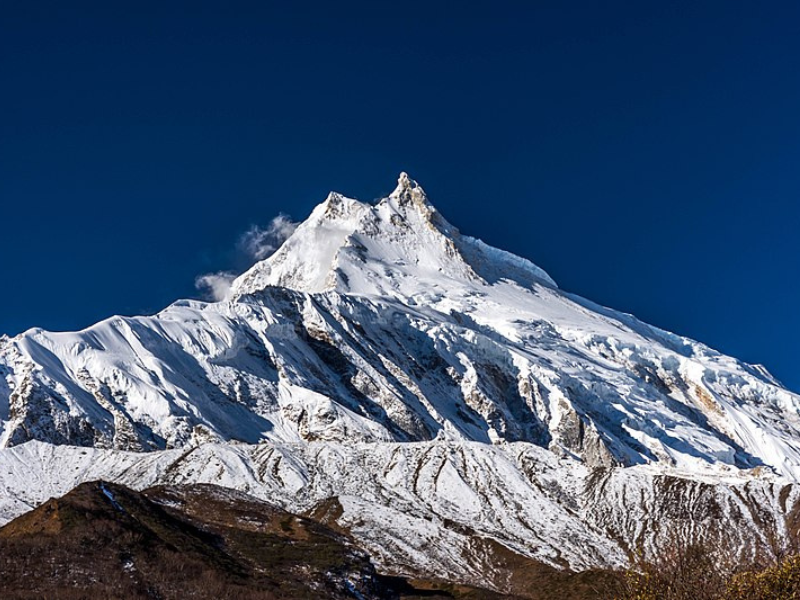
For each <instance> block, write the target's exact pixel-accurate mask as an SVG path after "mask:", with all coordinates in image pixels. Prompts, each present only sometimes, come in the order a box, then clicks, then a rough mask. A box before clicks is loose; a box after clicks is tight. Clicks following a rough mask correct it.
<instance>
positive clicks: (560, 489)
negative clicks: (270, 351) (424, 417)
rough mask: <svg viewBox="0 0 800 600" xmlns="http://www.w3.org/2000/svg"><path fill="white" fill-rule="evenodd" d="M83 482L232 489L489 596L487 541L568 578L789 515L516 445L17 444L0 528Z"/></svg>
mask: <svg viewBox="0 0 800 600" xmlns="http://www.w3.org/2000/svg"><path fill="white" fill-rule="evenodd" d="M56 473H57V474H59V476H58V477H55V476H54V474H56ZM96 479H104V480H109V481H114V482H117V483H122V484H125V485H128V486H131V487H134V488H137V489H144V488H147V487H150V486H152V485H156V484H194V483H213V484H216V485H221V486H225V487H230V488H234V489H237V490H240V491H243V492H247V493H248V494H251V495H254V496H256V497H259V498H263V499H265V500H268V501H269V502H272V503H276V504H279V505H281V506H282V507H284V508H286V509H288V510H290V511H294V512H305V511H307V512H310V513H311V514H313V515H314V516H315V517H317V518H323V519H328V520H329V521H330V522H335V523H336V524H337V525H339V526H341V527H344V528H346V529H347V530H349V531H350V532H351V533H352V534H353V535H354V536H355V537H356V538H357V539H358V540H359V542H360V545H362V546H363V547H364V548H366V549H367V550H368V551H369V553H370V554H371V555H372V556H373V557H374V558H375V559H376V561H377V563H378V564H379V565H380V566H381V567H382V569H383V570H385V571H388V572H391V573H394V574H406V575H422V576H428V577H431V576H433V577H442V576H446V577H447V578H449V579H452V580H456V581H461V582H466V583H470V582H472V583H481V584H484V585H485V584H487V583H489V584H491V585H493V586H494V587H497V588H500V589H503V577H504V573H503V572H502V569H501V568H500V567H499V566H498V565H501V564H502V561H500V560H498V559H497V557H496V556H493V555H492V545H491V543H488V542H490V541H494V542H499V543H500V544H502V545H503V546H505V547H506V548H508V549H509V550H511V551H512V552H514V553H517V554H519V555H522V556H528V557H531V558H534V559H536V560H539V561H542V562H545V563H547V564H551V565H554V566H558V567H568V566H569V567H572V568H574V569H580V568H585V567H593V566H610V567H614V566H619V565H622V564H625V562H626V561H627V560H628V558H629V556H630V554H631V553H634V552H638V551H639V550H640V549H642V550H644V551H646V552H651V551H652V549H653V548H655V547H657V546H658V545H659V544H661V543H663V542H664V541H665V538H666V537H667V536H673V535H675V534H677V535H687V536H689V535H698V534H699V535H700V536H701V537H702V538H704V539H706V540H711V541H713V542H716V541H718V540H719V541H722V543H730V544H732V545H733V547H735V548H738V549H739V551H740V552H742V553H743V554H745V555H750V554H752V553H755V552H758V551H762V550H764V551H772V550H775V549H778V548H780V546H781V545H782V544H783V543H784V542H785V541H786V540H787V539H788V538H789V537H791V536H792V535H793V534H796V531H797V526H798V523H797V516H796V515H797V513H798V508H800V488H798V486H796V485H792V484H788V483H786V482H785V481H781V480H780V479H779V478H777V477H775V476H767V475H765V476H762V477H754V476H752V475H748V474H739V475H738V476H722V475H720V474H719V472H717V471H714V470H708V471H706V472H704V473H697V472H693V473H687V472H685V471H679V470H674V469H656V468H653V467H652V466H645V465H642V466H637V467H630V468H626V469H589V468H587V467H586V466H585V465H582V464H580V463H578V462H576V461H574V460H570V459H564V458H557V457H555V456H554V455H553V454H552V453H550V452H549V451H547V450H545V449H543V448H540V447H538V446H535V445H533V444H528V443H524V442H517V443H510V444H505V443H504V444H501V445H488V444H482V443H479V442H453V441H442V440H438V441H432V442H414V443H406V444H398V443H370V444H367V443H353V444H347V443H340V442H336V443H333V442H310V443H304V444H273V443H265V444H260V445H231V444H203V445H201V446H197V447H195V448H192V449H182V450H178V449H176V450H168V451H156V452H149V453H134V452H122V451H117V450H98V449H93V448H77V447H64V446H61V447H58V446H53V445H49V444H43V443H40V442H28V443H26V444H23V445H21V446H17V447H14V448H10V449H5V450H0V521H2V522H5V521H8V520H10V519H11V518H13V517H15V516H17V515H19V514H21V513H22V512H25V511H26V510H28V509H29V508H32V507H34V506H36V505H38V504H40V503H42V502H43V501H45V500H47V499H48V498H50V497H56V496H60V495H62V494H63V493H65V492H66V491H68V490H70V489H72V488H73V487H75V486H76V485H78V484H80V483H82V482H85V481H92V480H96ZM732 524H733V525H735V526H732Z"/></svg>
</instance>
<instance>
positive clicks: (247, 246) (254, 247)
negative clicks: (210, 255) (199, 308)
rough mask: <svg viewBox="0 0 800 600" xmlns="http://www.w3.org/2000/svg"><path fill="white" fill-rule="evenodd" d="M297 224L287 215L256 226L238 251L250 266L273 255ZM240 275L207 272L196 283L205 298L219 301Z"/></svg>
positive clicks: (245, 235)
mask: <svg viewBox="0 0 800 600" xmlns="http://www.w3.org/2000/svg"><path fill="white" fill-rule="evenodd" d="M297 225H298V224H297V223H295V222H294V221H292V220H291V219H290V218H289V217H288V216H287V215H284V214H280V215H278V216H277V217H275V218H274V219H272V221H270V222H269V225H267V226H266V227H259V226H258V225H253V226H252V227H250V229H248V230H247V231H245V232H244V233H243V234H242V235H241V236H240V237H239V239H238V241H237V242H236V253H237V254H239V255H241V256H242V257H243V258H244V261H243V262H246V263H247V267H248V268H249V267H250V266H252V265H253V264H254V263H256V262H258V261H260V260H264V259H265V258H269V257H270V256H271V255H272V254H273V253H274V252H275V250H277V249H278V248H279V247H280V245H281V244H283V242H285V241H286V239H287V238H288V237H289V236H290V235H292V233H294V230H295V229H296V228H297ZM237 275H238V274H237V273H234V272H233V271H217V272H214V273H205V274H203V275H199V276H198V277H197V278H196V279H195V280H194V286H195V287H196V288H197V289H198V290H199V291H200V292H201V293H202V295H203V297H204V298H205V299H207V300H212V301H214V302H219V301H221V300H225V299H226V298H227V297H228V294H229V293H230V290H231V284H232V283H233V280H234V279H236V277H237Z"/></svg>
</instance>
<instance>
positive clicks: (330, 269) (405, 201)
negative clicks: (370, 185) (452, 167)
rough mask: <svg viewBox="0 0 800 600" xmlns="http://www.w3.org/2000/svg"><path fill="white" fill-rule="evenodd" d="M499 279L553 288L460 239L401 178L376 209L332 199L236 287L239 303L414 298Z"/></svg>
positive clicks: (511, 261) (535, 272)
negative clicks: (262, 294) (245, 299)
mask: <svg viewBox="0 0 800 600" xmlns="http://www.w3.org/2000/svg"><path fill="white" fill-rule="evenodd" d="M501 278H507V279H509V280H514V281H517V282H518V283H520V284H521V285H524V286H526V287H530V286H531V285H533V284H534V283H544V284H546V285H549V286H552V287H555V282H553V280H552V279H550V277H549V276H548V275H547V274H546V273H545V272H544V271H543V270H542V269H540V268H539V267H537V266H536V265H534V264H533V263H530V262H528V261H526V260H524V259H521V258H519V257H516V256H513V255H511V254H508V253H506V252H502V251H500V250H497V249H494V248H491V247H489V246H487V245H486V244H484V243H482V242H480V241H479V240H476V239H474V238H470V237H467V236H463V235H461V234H460V233H459V231H458V229H456V228H455V227H453V226H452V225H450V223H448V222H447V221H446V220H445V219H444V218H443V217H442V216H441V214H440V213H439V212H438V211H437V210H436V208H434V206H433V205H432V204H430V202H429V201H428V197H427V196H426V194H425V191H424V190H423V189H422V187H421V186H420V185H419V184H418V183H417V182H415V181H414V180H412V179H410V178H409V177H408V175H406V174H405V173H401V175H400V179H399V180H398V182H397V188H396V189H395V190H394V191H393V192H392V193H391V194H390V195H389V196H387V197H386V198H383V199H382V200H380V201H379V202H378V203H377V204H376V205H370V204H366V203H363V202H359V201H358V200H354V199H352V198H346V197H344V196H342V195H341V194H338V193H336V192H331V194H330V195H329V196H328V198H327V199H326V200H325V202H323V203H322V204H320V205H319V206H317V208H315V209H314V211H313V212H312V213H311V216H310V217H309V218H308V219H307V220H306V221H305V222H304V223H303V224H301V225H300V226H299V227H298V228H297V229H296V231H295V232H294V234H293V235H292V236H291V237H290V238H289V239H288V240H286V242H285V243H284V244H283V246H282V247H281V248H279V249H278V251H277V252H276V253H275V254H273V255H272V256H271V257H269V258H268V259H266V260H264V261H262V262H259V263H258V264H256V265H255V266H254V267H253V268H252V269H250V270H249V271H248V272H247V273H245V274H244V275H242V276H241V277H239V278H238V279H237V280H236V282H234V285H233V290H232V292H233V295H234V296H235V297H241V296H244V295H248V294H254V293H256V292H259V291H261V290H263V289H264V288H265V287H267V286H280V287H287V288H291V289H293V290H297V291H301V292H309V293H316V292H323V291H338V292H341V293H346V294H358V295H377V296H390V297H403V298H413V297H414V296H418V295H419V294H420V293H423V294H425V293H428V292H429V291H430V290H443V291H444V290H446V291H448V293H452V291H453V286H455V287H456V289H459V290H461V291H463V290H464V289H465V287H470V286H474V285H476V284H487V283H489V282H495V281H498V280H499V279H501Z"/></svg>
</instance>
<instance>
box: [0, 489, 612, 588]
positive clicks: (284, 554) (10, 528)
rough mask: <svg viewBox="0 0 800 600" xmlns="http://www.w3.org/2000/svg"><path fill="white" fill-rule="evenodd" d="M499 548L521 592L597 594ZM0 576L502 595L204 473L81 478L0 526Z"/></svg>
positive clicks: (73, 582)
mask: <svg viewBox="0 0 800 600" xmlns="http://www.w3.org/2000/svg"><path fill="white" fill-rule="evenodd" d="M508 560H509V561H510V563H509V565H508V566H513V567H515V571H517V572H518V575H517V576H516V577H515V579H516V580H517V584H518V586H523V585H524V586H525V587H530V589H529V590H528V593H526V594H525V596H526V597H530V598H539V597H541V598H544V597H548V598H592V597H595V598H600V597H603V596H602V594H601V589H597V590H596V591H597V593H595V590H594V588H595V587H596V586H595V583H596V582H595V581H591V580H589V579H587V576H586V575H584V576H575V575H571V574H568V573H563V572H557V571H555V570H551V569H549V568H548V567H544V566H541V565H537V564H536V563H533V561H530V562H529V563H525V564H523V562H520V561H521V560H524V559H521V558H519V557H515V556H514V555H511V554H509V556H508ZM512 563H513V564H512ZM591 579H597V578H596V576H595V577H591ZM0 581H1V582H2V584H1V585H2V598H3V600H13V599H17V598H48V599H73V598H74V599H78V598H86V599H93V598H104V599H107V598H157V599H164V600H166V599H172V598H174V599H184V598H214V599H224V598H230V599H237V600H238V599H241V600H248V599H251V598H253V599H255V598H258V599H268V598H398V599H401V598H402V599H411V598H434V599H435V598H441V599H445V598H468V599H472V600H480V599H487V600H488V599H495V598H511V596H502V595H499V594H496V593H494V592H491V591H489V590H481V589H477V588H469V587H465V586H455V585H450V584H447V583H446V582H432V581H408V580H406V579H403V578H398V577H386V576H383V575H380V574H378V573H377V572H376V570H375V567H374V566H373V564H372V562H371V560H370V558H369V556H368V555H367V554H366V553H365V552H363V551H362V550H361V549H359V548H358V547H357V546H356V545H355V544H354V542H353V540H352V538H351V537H350V536H349V535H347V533H346V532H343V531H334V530H333V529H331V528H329V527H327V526H326V525H324V524H322V523H320V522H317V521H315V520H313V519H312V518H308V517H303V516H299V515H294V514H291V513H289V512H286V511H284V510H281V509H279V508H276V507H274V506H272V505H270V504H268V503H265V502H262V501H259V500H256V499H254V498H252V497H250V496H247V495H246V494H243V493H240V492H235V491H231V490H228V489H224V488H220V487H216V486H210V485H194V486H182V487H177V486H176V487H155V488H152V489H149V490H147V491H145V492H143V493H139V492H135V491H133V490H131V489H128V488H126V487H124V486H120V485H115V484H110V483H104V482H91V483H85V484H82V485H80V486H78V487H77V488H75V489H74V490H72V491H71V492H70V493H68V494H67V495H65V496H63V497H61V498H58V499H52V500H50V501H48V502H46V503H45V504H43V505H42V506H40V507H38V508H36V509H35V510H33V511H31V512H29V513H26V514H24V515H22V516H21V517H18V518H17V519H15V520H14V521H12V522H11V523H9V524H7V525H6V526H5V527H3V528H1V529H0ZM606 581H607V580H606ZM606 589H607V588H606ZM559 590H561V591H559Z"/></svg>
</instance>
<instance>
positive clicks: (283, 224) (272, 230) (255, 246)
mask: <svg viewBox="0 0 800 600" xmlns="http://www.w3.org/2000/svg"><path fill="white" fill-rule="evenodd" d="M297 225H298V224H297V223H295V222H294V221H292V220H291V219H290V218H289V217H288V216H286V215H284V214H280V215H278V216H277V217H275V218H274V219H272V221H270V224H269V225H267V227H266V228H263V229H262V228H261V227H259V226H258V225H253V226H252V227H251V228H250V229H248V230H247V231H246V232H244V234H243V235H242V237H240V238H239V243H238V244H237V247H238V248H239V249H240V250H241V251H242V252H244V253H245V254H246V255H247V256H249V257H250V258H251V259H253V260H264V259H265V258H267V257H268V256H270V255H271V254H272V253H273V252H275V250H277V249H278V248H279V247H280V245H281V244H282V243H283V242H285V241H286V238H288V237H289V236H290V235H292V234H293V233H294V230H295V229H296V228H297Z"/></svg>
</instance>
